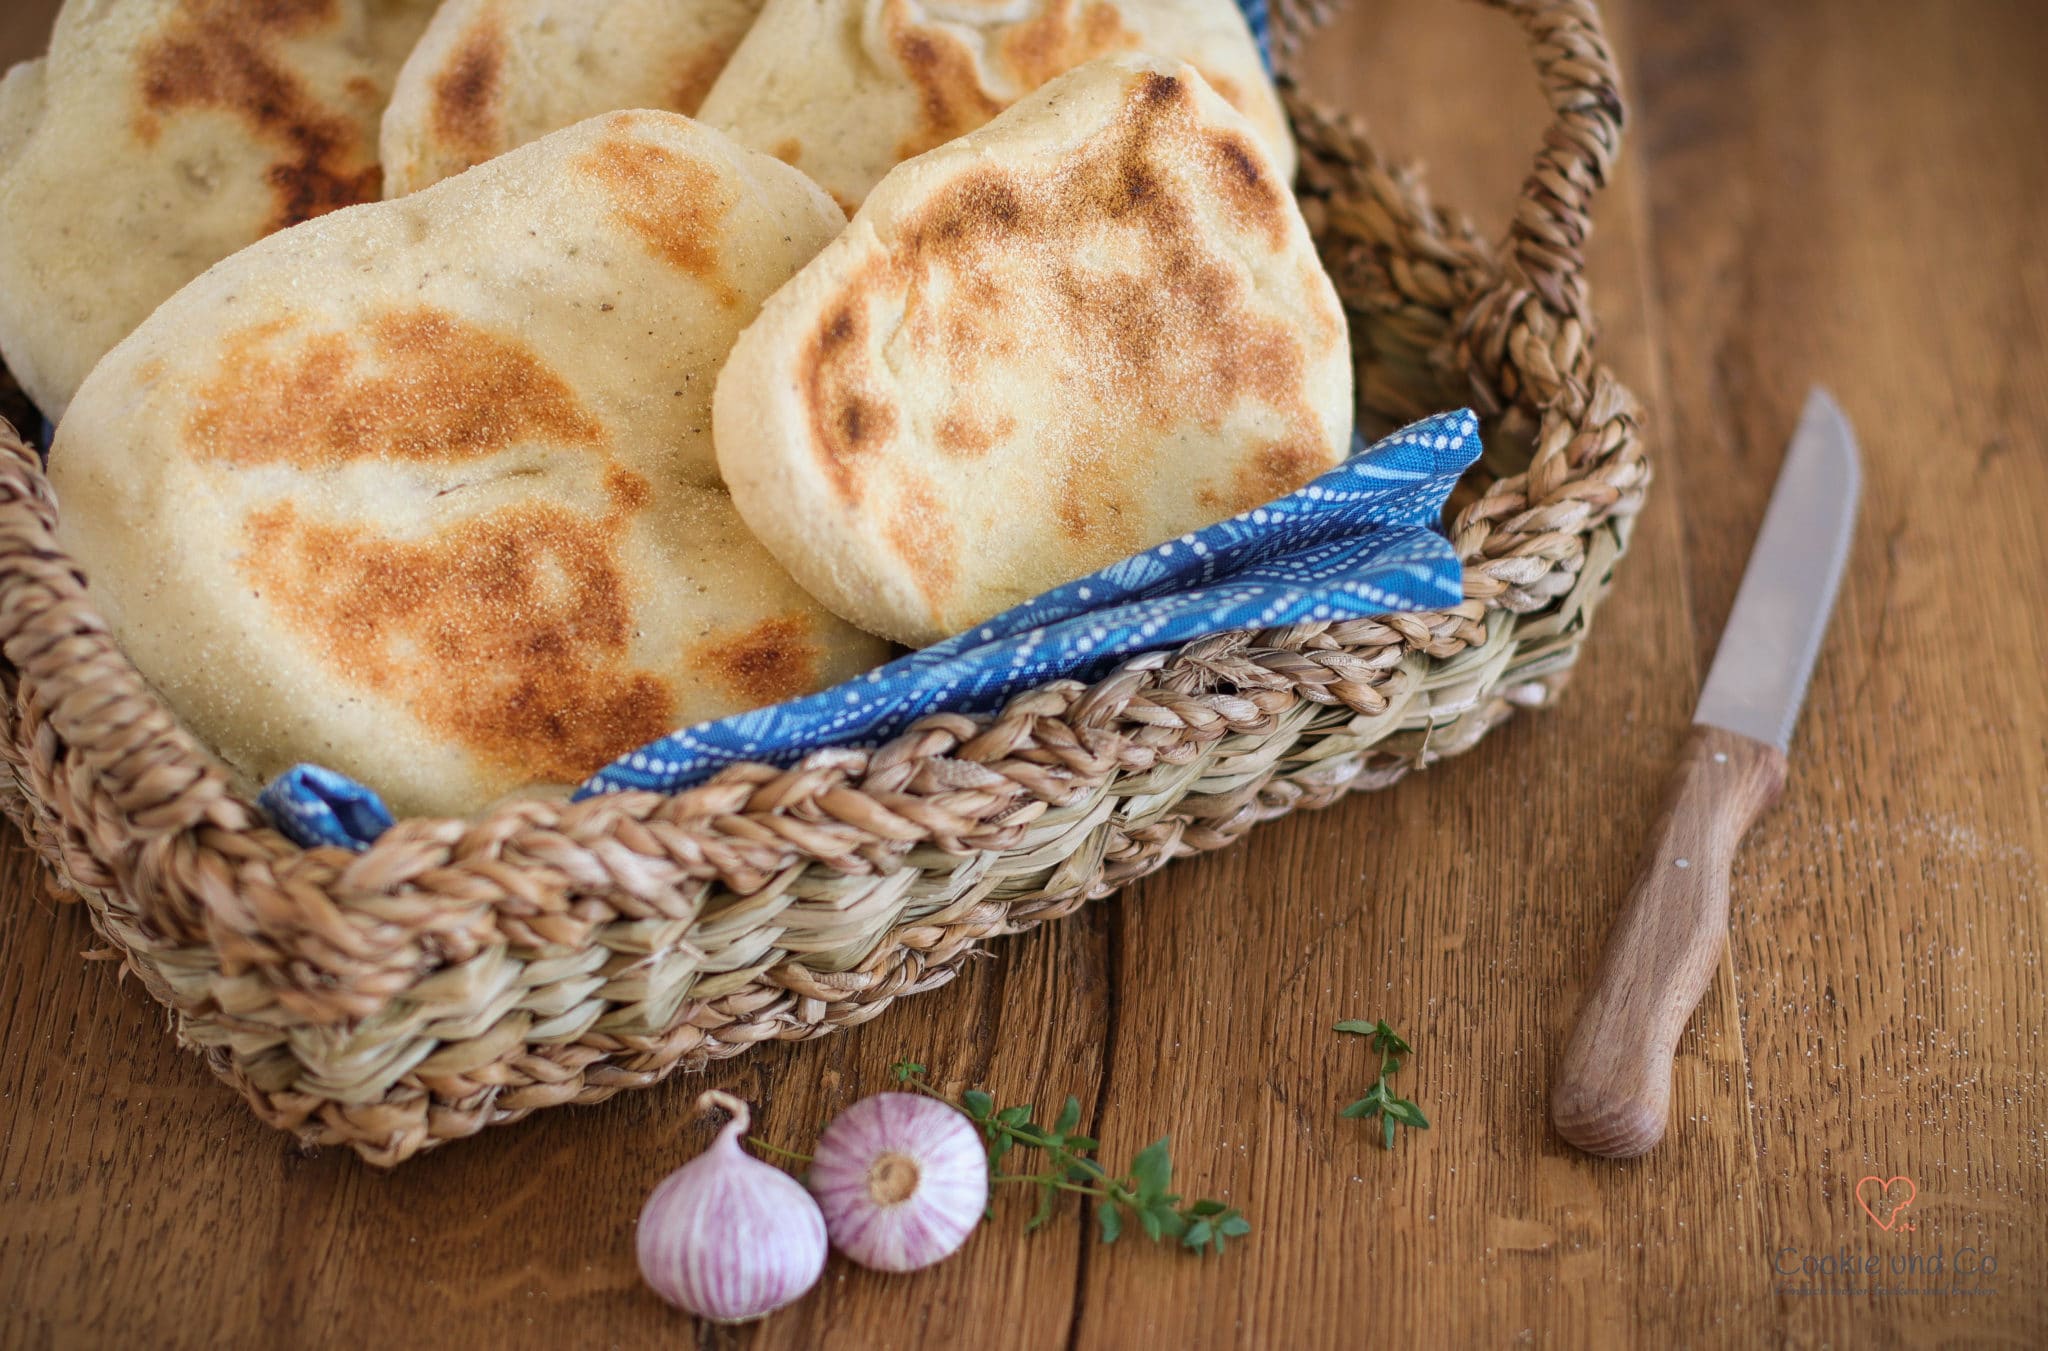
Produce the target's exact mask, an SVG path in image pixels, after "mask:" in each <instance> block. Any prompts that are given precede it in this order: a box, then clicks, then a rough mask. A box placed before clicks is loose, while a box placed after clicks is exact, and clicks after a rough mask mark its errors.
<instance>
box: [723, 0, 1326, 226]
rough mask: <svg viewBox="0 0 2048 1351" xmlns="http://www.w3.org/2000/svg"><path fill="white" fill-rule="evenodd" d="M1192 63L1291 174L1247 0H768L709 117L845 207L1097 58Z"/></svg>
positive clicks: (1282, 125)
mask: <svg viewBox="0 0 2048 1351" xmlns="http://www.w3.org/2000/svg"><path fill="white" fill-rule="evenodd" d="M1123 52H1148V53H1151V54H1153V55H1155V56H1158V57H1160V58H1162V59H1165V60H1169V61H1185V62H1187V63H1189V64H1190V65H1192V66H1194V67H1195V68H1196V69H1197V70H1199V71H1200V72H1201V73H1202V76H1203V78H1205V79H1206V80H1208V82H1209V83H1210V85H1211V86H1213V87H1214V88H1215V89H1216V91H1217V92H1218V93H1220V94H1222V95H1223V97H1224V99H1225V101H1227V102H1229V103H1230V104H1231V105H1233V106H1234V107H1236V108H1237V110H1238V111H1239V112H1241V113H1243V114H1244V115H1245V116H1246V117H1247V118H1249V119H1250V120H1251V123H1252V126H1253V127H1254V128H1256V129H1257V132H1258V135H1259V137H1260V139H1261V140H1262V141H1264V142H1265V145H1266V149H1267V151H1268V152H1269V154H1270V157H1271V160H1272V163H1273V166H1274V168H1275V169H1276V171H1277V172H1278V174H1279V177H1280V179H1281V181H1282V182H1285V181H1287V180H1289V179H1291V178H1292V177H1293V176H1294V139H1293V137H1292V135H1291V134H1290V132H1289V131H1288V127H1287V114H1286V112H1285V110H1284V109H1283V108H1282V107H1281V106H1280V99H1279V95H1278V94H1276V93H1275V92H1274V89H1273V84H1272V81H1271V80H1269V79H1268V78H1267V77H1266V69H1265V66H1264V65H1263V64H1261V62H1260V60H1259V52H1258V47H1257V45H1256V44H1255V43H1254V42H1253V40H1252V35H1251V30H1250V29H1249V28H1248V27H1246V25H1245V19H1244V15H1243V13H1242V12H1241V11H1240V10H1239V9H1238V7H1237V3H1236V0H1006V2H1005V3H1000V4H999V3H994V0H964V3H961V2H957V0H767V3H766V4H765V5H763V7H762V9H761V16H760V18H759V19H758V20H756V21H755V23H754V26H753V28H752V29H751V30H750V31H749V32H748V33H747V36H746V40H745V41H743V42H742V43H741V44H740V47H739V50H738V51H736V52H734V53H733V57H732V61H731V63H730V64H729V65H727V66H726V68H725V73H724V74H722V75H721V76H719V78H718V83H716V84H715V85H713V86H712V87H711V93H710V94H709V96H707V97H706V98H705V100H704V106H703V108H702V109H701V110H700V111H699V114H698V115H699V116H701V117H702V118H703V119H704V120H705V121H707V122H709V123H711V124H712V125H713V126H717V127H722V128H724V129H725V130H727V131H729V132H731V133H732V134H733V135H734V136H736V137H738V138H739V139H740V140H741V141H742V142H744V143H745V144H747V145H750V146H753V147H754V148H755V149H756V150H765V151H767V152H768V153H769V154H771V155H774V156H776V157H777V158H778V159H782V160H786V161H788V162H789V163H791V164H794V165H796V166H797V167H798V168H799V169H802V170H803V171H804V172H805V173H807V174H809V175H810V176H811V177H812V178H813V179H815V180H817V182H818V183H819V184H821V185H822V186H823V187H824V188H825V190H826V191H827V192H830V193H831V194H832V195H833V197H835V198H836V199H837V200H838V202H839V204H840V205H841V206H843V207H845V208H846V209H847V210H848V211H851V210H853V209H854V208H855V207H856V206H858V205H859V204H860V202H861V199H862V198H864V197H865V196H867V193H868V190H869V189H870V188H872V187H873V186H874V185H875V184H876V183H878V182H880V181H881V178H882V175H883V174H886V173H887V172H889V170H890V169H891V168H892V167H894V166H895V165H897V164H900V163H901V162H902V161H904V160H906V159H909V158H911V157H912V156H915V155H920V154H922V153H924V152H925V151H927V150H930V149H933V148H934V147H936V146H939V145H943V144H944V143H945V142H947V141H950V140H952V139H953V138H954V137H956V136H964V135H965V134H967V133H968V132H970V131H973V130H974V129H975V128H976V127H979V126H982V125H984V124H986V123H987V122H988V120H989V119H990V118H992V117H994V116H995V115H996V114H998V113H1000V112H1002V111H1003V109H1005V108H1007V107H1009V106H1010V105H1011V104H1013V103H1015V102H1016V101H1017V100H1018V99H1020V98H1022V97H1024V96H1025V95H1026V94H1029V93H1030V92H1031V91H1032V90H1034V89H1036V88H1038V87H1039V86H1040V85H1042V84H1044V83H1045V82H1046V81H1048V80H1050V79H1052V78H1053V77H1055V76H1057V75H1061V74H1064V73H1065V72H1067V71H1069V70H1072V69H1074V68H1075V67H1076V66H1079V65H1083V64H1085V63H1087V62H1089V61H1092V60H1095V59H1097V58H1099V57H1103V56H1110V55H1114V54H1117V53H1123Z"/></svg>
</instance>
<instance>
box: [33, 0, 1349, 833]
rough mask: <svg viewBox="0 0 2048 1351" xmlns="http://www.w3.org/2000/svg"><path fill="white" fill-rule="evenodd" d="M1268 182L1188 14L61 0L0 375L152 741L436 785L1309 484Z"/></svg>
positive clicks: (694, 702)
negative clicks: (43, 435) (145, 687)
mask: <svg viewBox="0 0 2048 1351" xmlns="http://www.w3.org/2000/svg"><path fill="white" fill-rule="evenodd" d="M86 160H90V161H92V162H95V163H98V164H101V165H106V166H110V167H109V169H108V171H107V172H105V173H102V174H99V175H95V176H91V177H87V176H82V175H79V174H77V173H76V171H75V166H76V165H77V164H78V163H80V162H82V161H86ZM1293 161H1294V151H1293V146H1292V143H1291V141H1290V140H1289V138H1288V133H1287V129H1286V125H1285V119H1284V117H1283V116H1282V113H1281V110H1280V104H1279V101H1278V98H1277V96H1276V95H1275V93H1274V90H1273V87H1272V85H1271V83H1270V81H1269V80H1268V79H1267V78H1266V75H1265V73H1264V70H1263V67H1262V65H1261V64H1260V60H1259V56H1258V53H1257V50H1256V48H1255V46H1254V44H1253V41H1252V39H1251V36H1250V33H1249V31H1248V30H1247V29H1246V27H1245V24H1244V20H1243V19H1242V17H1241V16H1240V15H1239V13H1238V11H1237V9H1236V8H1235V5H1234V4H1233V3H1232V0H1020V3H1016V4H1008V5H1004V6H1000V7H998V6H995V5H992V4H983V3H980V2H979V0H977V2H976V3H971V4H964V5H961V4H947V5H943V6H941V5H930V6H927V5H925V4H923V3H920V2H919V0H766V2H765V3H761V0H445V2H444V3H442V4H441V5H440V6H439V7H438V9H436V8H435V7H434V6H432V5H431V4H427V3H423V2H420V0H263V3H261V4H257V3H253V0H69V3H67V5H66V7H65V9H64V12H63V14H62V16H61V17H60V19H59V21H58V24H57V28H56V31H55V33H54V35H53V38H52V42H51V47H50V52H49V54H48V56H47V57H46V58H44V59H43V60H41V61H37V62H32V63H29V64H27V65H24V66H20V67H17V68H15V69H14V70H13V71H11V72H9V73H8V75H7V77H6V79H5V80H4V82H0V355H4V357H5V359H6V362H7V365H8V366H9V367H10V368H11V369H12V371H13V372H14V373H15V374H16V375H17V376H18V377H19V379H20V380H21V382H22V384H23V386H24V388H25V389H26V390H27V391H28V393H29V394H30V395H31V396H32V397H33V398H34V399H35V400H36V402H37V404H38V405H39V406H40V407H41V408H42V409H43V410H44V412H45V413H46V414H47V415H49V416H50V417H52V418H54V419H58V433H57V438H56V443H55V445H54V446H53V447H52V450H51V455H50V475H51V480H52V482H53V484H54V486H55V488H56V490H57V492H58V494H59V498H60V503H61V508H62V510H61V516H60V520H61V524H60V534H61V537H62V539H63V541H64V544H65V546H66V548H67V549H68V550H69V551H70V552H71V553H72V554H73V555H74V556H75V557H77V558H78V559H79V560H80V561H81V562H82V563H83V565H84V566H85V567H86V569H87V571H88V573H89V575H90V578H91V586H92V593H93V595H94V598H95V601H96V603H97V605H98V606H99V608H100V609H101V610H102V611H103V612H104V613H105V615H106V617H107V619H108V621H109V623H110V625H111V626H112V629H113V632H114V634H115V636H116V637H117V638H118V640H119V641H120V643H121V645H122V647H123V649H124V650H125V651H126V652H127V653H128V655H129V656H130V657H131V658H132V659H133V660H134V662H135V664H136V666H137V667H138V669H139V670H141V672H142V673H143V674H144V675H145V676H146V677H147V678H148V679H149V680H150V681H151V682H152V683H153V684H154V686H155V687H156V688H157V689H158V690H159V691H160V692H161V694H162V695H163V697H164V698H165V699H166V701H167V702H168V703H169V704H170V705H171V707H172V708H174V709H175V710H176V711H177V713H178V714H179V716H180V717H181V718H182V719H183V720H184V721H185V722H186V723H187V725H188V726H190V727H191V728H192V730H193V731H194V732H195V733H196V734H198V735H199V736H201V737H202V738H204V739H205V740H206V741H207V742H208V743H209V744H211V745H212V746H214V747H215V748H216V749H217V750H218V751H219V752H220V754H221V755H222V756H223V758H225V759H226V760H228V761H229V762H230V763H231V764H233V765H234V766H236V767H237V768H238V769H239V770H241V771H243V772H244V773H246V774H247V775H248V776H250V778H251V779H254V780H261V779H264V778H267V777H269V776H271V775H274V774H276V773H278V772H279V771H281V770H283V769H285V768H287V767H289V766H290V765H292V764H293V763H296V762H299V761H314V762H318V763H321V764H324V765H327V766H330V767H332V768H335V769H338V770H341V771H343V772H345V773H347V774H350V775H353V776H354V777H356V778H358V779H360V780H362V781H364V782H366V783H368V784H370V785H372V786H374V787H376V788H377V789H379V790H380V791H381V792H382V793H383V794H384V795H385V796H386V798H387V800H388V801H389V802H390V803H391V805H392V806H393V807H394V808H395V809H396V810H398V811H400V812H433V813H451V814H461V813H466V812H469V811H473V810H476V809H477V808H479V807H481V806H483V805H485V804H487V803H489V802H491V801H493V800H496V799H498V798H501V797H504V796H506V795H508V794H515V793H525V792H533V791H542V790H554V789H559V788H560V787H562V786H566V785H573V784H574V783H576V782H578V781H580V780H581V779H582V778H584V777H585V776H587V775H588V774H590V773H591V772H592V771H594V770H596V769H597V768H599V767H601V766H602V765H603V764H605V763H607V762H608V761H610V760H612V759H614V758H617V757H618V756H620V755H623V754H627V753H630V752H632V751H633V750H635V749H636V748H637V747H639V746H642V745H644V744H645V743H647V742H649V741H652V740H654V739H656V738H658V737H660V736H662V735H663V734H665V733H667V732H669V731H671V730H673V729H674V728H676V727H679V726H684V725H687V724H689V723H692V722H697V721H702V720H704V719H708V718H715V717H720V716H724V715H726V714H730V713H735V712H739V711H742V710H745V709H750V708H755V707H759V706H762V705H765V704H771V703H775V702H779V701H781V700H784V699H788V698H791V697H794V696H796V695H799V694H803V693H807V692H810V691H813V690H817V689H820V688H823V687H825V686H827V685H830V684H833V683H836V682H837V681H839V680H843V679H845V678H847V677H849V676H851V675H853V674H855V673H858V672H860V671H863V670H866V669H868V668H870V667H872V666H874V665H876V664H878V663H879V662H881V661H883V660H885V659H886V657H887V655H888V653H889V651H890V646H889V640H893V641H897V642H903V643H911V644H920V643H925V642H929V641H932V640H934V639H936V638H938V637H941V636H943V635H946V634H950V633H954V632H958V631H960V630H961V629H963V628H965V627H968V626H971V625H973V624H975V623H977V622H979V621H980V620H982V619H984V618H986V617H987V616H989V615H991V614H993V613H995V612H997V611H999V610H1001V609H1003V608H1005V607H1006V606H1008V605H1011V604H1014V603H1016V602H1018V601H1021V600H1023V599H1025V598H1027V597H1029V596H1031V595H1033V594H1035V593H1037V592H1039V591H1041V590H1044V589H1046V588H1048V587H1050V586H1053V585H1057V584H1058V583H1060V582H1063V581H1067V580H1071V579H1072V578H1074V577H1076V576H1079V575H1082V574H1084V573H1086V572H1088V571H1091V570H1093V569H1095V568H1097V567H1100V566H1103V565H1105V564H1107V563H1109V562H1111V561H1114V560H1115V559H1116V558H1118V557H1121V556H1123V555H1125V554H1128V553H1131V552H1133V551H1136V550H1139V549H1142V548H1145V547H1147V546H1149V545H1152V544H1155V543H1157V542H1159V541H1160V540H1162V539H1165V538H1168V537H1171V536H1175V535H1178V534H1181V533H1183V532H1185V531H1188V530H1191V529H1195V528H1198V527H1200V526H1202V525H1206V524H1208V523H1210V522H1213V521H1215V520H1218V519H1221V518H1222V517H1224V516H1228V515H1230V514H1233V513H1235V512H1239V511H1242V510H1246V509H1249V508H1251V507H1254V506H1256V505H1258V504H1259V503H1261V502H1264V501H1267V500H1270V499H1271V498H1273V497H1275V496H1277V495H1279V494H1282V493H1285V492H1288V491H1290V490H1292V489H1294V488H1296V487H1298V486H1300V485H1301V484H1302V483H1304V482H1306V481H1307V480H1308V479H1309V478H1311V477H1313V476H1315V475H1316V474H1318V473H1320V472H1322V471H1323V470H1325V469H1327V468H1329V467H1330V466H1332V465H1333V464H1335V463H1336V462H1337V461H1338V460H1339V459H1340V458H1341V457H1342V455H1343V453H1344V450H1345V448H1346V447H1347V445H1348V442H1349V436H1350V422H1351V374H1350V371H1351V366H1350V361H1349V356H1348V342H1347V338H1346V333H1345V321H1344V315H1343V313H1342V311H1341V309H1340V308H1339V306H1338V304H1337V300H1336V297H1335V294H1334V291H1333V289H1332V287H1331V285H1330V282H1329V279H1328V278H1327V276H1326V275H1325V274H1324V272H1323V270H1322V268H1321V266H1320V264H1319V263H1318V261H1317V259H1316V256H1315V251H1314V248H1313V246H1312V244H1311V242H1310V240H1309V237H1308V233H1307V230H1306V227H1305V226H1304V224H1303V222H1302V219H1301V216H1300V213H1299V211H1298V210H1297V208H1296V206H1295V203H1294V199H1293V197H1292V194H1291V192H1290V191H1289V187H1288V183H1289V179H1290V177H1291V174H1292V170H1293ZM848 213H851V220H850V221H849V220H848Z"/></svg>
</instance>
